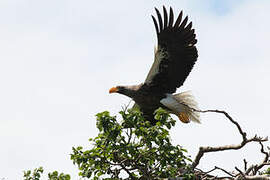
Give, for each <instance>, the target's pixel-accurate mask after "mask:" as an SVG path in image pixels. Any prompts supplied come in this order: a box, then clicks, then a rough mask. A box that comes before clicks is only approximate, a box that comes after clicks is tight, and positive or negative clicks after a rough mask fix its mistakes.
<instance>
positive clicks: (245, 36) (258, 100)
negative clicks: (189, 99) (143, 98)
mask: <svg viewBox="0 0 270 180" xmlns="http://www.w3.org/2000/svg"><path fill="white" fill-rule="evenodd" d="M162 5H165V6H166V7H169V6H171V7H172V8H173V9H174V12H175V13H178V12H179V11H180V10H183V11H184V14H185V15H188V17H189V19H190V20H191V21H192V22H193V28H195V32H196V34H197V39H198V44H197V48H198V52H199V58H198V61H197V63H196V64H195V66H194V69H193V71H192V72H191V74H190V75H189V77H188V78H187V80H186V82H185V83H184V86H182V87H181V88H179V89H178V90H177V92H181V91H185V90H192V92H193V95H194V96H195V97H196V99H197V101H198V103H199V107H200V108H201V109H203V110H205V109H219V110H226V111H227V112H228V113H229V114H230V115H231V116H232V117H233V118H234V119H235V120H236V121H238V122H239V123H240V125H241V126H242V128H243V129H244V131H246V132H247V134H248V135H249V137H251V136H253V135H255V134H258V135H260V136H269V135H270V130H269V127H270V123H269V117H268V114H269V109H268V108H269V107H270V96H269V91H270V84H269V77H270V71H269V70H268V69H269V68H270V62H269V57H270V56H269V45H268V43H269V41H270V34H269V32H270V21H269V18H270V12H269V8H270V1H268V0H258V1H251V0H239V1H234V0H228V1H218V0H205V1H195V0H193V1H190V0H183V1H166V3H164V2H162V1H160V0H158V1H143V0H138V1H124V0H119V1H105V0H100V1H91V0H90V1H89V0H78V1H74V0H68V1H67V0H59V1H53V0H48V1H41V0H24V1H21V0H2V1H0V39H1V41H0V83H1V88H0V109H1V113H0V143H1V148H0V169H1V171H0V178H5V180H13V179H22V176H23V171H24V170H28V169H34V168H37V167H39V166H43V167H44V169H45V172H46V173H48V172H51V171H54V170H58V171H60V172H64V173H69V174H71V176H72V178H73V179H78V176H77V173H78V171H77V167H76V166H74V165H73V164H72V161H71V160H70V156H69V154H70V153H71V152H72V147H76V146H83V147H85V148H90V147H91V145H90V144H89V142H88V139H89V138H92V137H95V136H96V135H97V133H98V131H97V128H96V120H95V114H97V113H98V112H102V111H105V110H108V111H110V112H111V114H112V115H116V114H117V113H118V112H119V111H120V110H121V109H122V106H124V105H126V104H128V103H129V101H130V99H128V98H127V97H125V96H121V95H117V94H113V95H112V94H109V93H108V90H109V88H111V87H112V86H115V85H132V84H138V83H141V82H143V81H144V79H145V77H146V75H147V73H148V70H149V68H150V66H151V64H152V62H153V50H154V46H155V45H156V42H157V40H156V35H155V30H154V25H153V22H152V19H151V16H150V15H151V14H154V7H157V8H159V9H161V8H162ZM201 121H202V123H201V124H194V123H189V124H183V123H181V122H178V123H177V124H176V126H175V127H174V128H173V129H172V130H171V131H170V133H171V138H172V141H173V143H175V144H180V145H182V146H183V147H184V148H186V149H188V152H189V154H190V155H191V157H192V159H193V158H194V156H195V155H196V153H197V152H198V149H199V147H200V146H208V145H212V146H219V145H227V144H237V143H239V142H240V141H241V136H240V135H239V133H238V131H237V129H236V128H235V127H234V126H233V125H232V124H231V123H230V122H229V121H228V120H227V119H225V118H224V117H223V116H222V115H219V114H202V115H201ZM265 144H266V145H268V146H270V143H269V142H268V143H265ZM244 158H245V159H246V160H247V161H248V163H250V164H251V163H256V162H260V161H261V160H262V159H263V155H262V154H261V153H260V146H259V145H258V144H256V143H254V144H250V145H247V146H246V147H245V148H243V149H242V150H239V151H226V152H220V153H213V154H207V155H205V156H204V157H203V158H202V160H201V163H200V165H199V168H202V169H204V170H209V169H211V168H212V167H213V166H215V165H216V166H220V167H224V168H225V169H227V170H229V171H230V170H234V169H233V168H234V167H235V166H237V167H239V168H243V159H244Z"/></svg>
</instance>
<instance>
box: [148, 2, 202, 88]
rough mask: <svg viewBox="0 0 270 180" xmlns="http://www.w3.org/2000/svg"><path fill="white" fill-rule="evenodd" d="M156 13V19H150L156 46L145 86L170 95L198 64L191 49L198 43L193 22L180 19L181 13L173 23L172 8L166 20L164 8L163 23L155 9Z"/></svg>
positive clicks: (166, 14) (193, 50) (164, 9)
mask: <svg viewBox="0 0 270 180" xmlns="http://www.w3.org/2000/svg"><path fill="white" fill-rule="evenodd" d="M155 11H156V14H157V18H158V19H157V20H156V18H155V17H154V16H152V19H153V21H154V25H155V29H156V32H157V37H158V46H157V51H156V52H155V61H154V63H153V65H152V67H151V69H150V71H149V73H148V75H147V78H146V80H145V85H146V86H147V87H148V88H150V89H151V91H152V92H159V93H173V92H175V90H176V88H177V87H180V86H181V85H182V84H183V83H184V81H185V79H186V78H187V76H188V75H189V73H190V71H191V69H192V68H193V65H194V64H195V62H196V60H197V57H198V54H197V49H196V47H195V46H194V45H195V44H196V42H197V40H196V35H195V33H194V29H192V22H189V23H188V17H187V16H186V17H185V18H184V19H183V12H182V11H181V12H180V13H179V15H178V17H177V19H176V21H175V23H174V15H173V10H172V8H170V11H169V16H168V12H167V10H166V8H165V7H163V20H162V16H161V13H160V12H159V11H158V9H156V8H155ZM182 19H183V21H182Z"/></svg>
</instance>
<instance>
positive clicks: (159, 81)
mask: <svg viewBox="0 0 270 180" xmlns="http://www.w3.org/2000/svg"><path fill="white" fill-rule="evenodd" d="M155 10H156V13H157V19H156V18H155V17H154V16H152V19H153V22H154V25H155V29H156V33H157V39H158V46H157V48H156V49H155V60H154V63H153V65H152V67H151V69H150V71H149V73H148V75H147V78H146V80H145V82H144V83H142V84H140V85H135V86H117V87H114V88H111V89H110V93H112V92H117V93H120V94H124V95H127V96H129V97H130V98H132V99H133V100H134V101H135V102H136V104H137V105H138V106H139V108H140V110H141V111H142V112H143V114H144V116H145V118H146V119H147V120H149V121H151V122H152V123H155V120H154V116H153V112H154V111H155V110H156V109H157V108H158V107H163V108H165V109H167V110H168V111H170V112H171V113H174V114H176V115H177V116H178V117H179V119H180V120H181V121H183V122H189V121H190V120H194V121H199V120H198V117H197V114H196V113H195V112H192V110H191V108H188V107H195V105H194V101H193V99H192V96H191V95H189V94H187V93H186V94H184V93H182V94H176V95H172V93H174V92H175V91H176V89H177V88H178V87H180V86H181V85H183V83H184V81H185V80H186V78H187V76H188V75H189V73H190V71H191V70H192V68H193V65H194V64H195V62H196V60H197V57H198V54H197V49H196V47H195V44H196V42H197V40H196V35H195V33H194V29H192V23H191V22H190V23H188V25H187V22H188V17H185V18H184V20H182V17H183V13H182V11H181V12H180V13H179V15H178V17H177V19H176V21H175V22H174V14H173V10H172V8H170V11H169V15H168V13H167V10H166V8H165V7H163V20H162V15H161V14H160V12H159V11H158V10H157V9H156V8H155ZM192 116H196V117H192ZM196 118H197V119H196Z"/></svg>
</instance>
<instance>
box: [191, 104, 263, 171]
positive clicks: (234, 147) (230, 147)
mask: <svg viewBox="0 0 270 180" xmlns="http://www.w3.org/2000/svg"><path fill="white" fill-rule="evenodd" d="M193 110H194V111H197V112H200V113H207V112H215V113H221V114H224V115H225V116H226V117H227V119H229V120H230V121H231V122H232V123H233V124H234V125H235V126H236V127H237V129H238V131H239V133H240V134H241V136H242V142H241V143H240V144H236V145H225V146H218V147H210V146H208V147H200V148H199V152H198V153H197V155H196V157H195V160H194V161H193V163H192V166H191V167H192V169H194V168H195V167H196V166H198V164H199V162H200V159H201V158H202V156H203V155H204V153H207V152H217V151H224V150H237V149H241V148H242V147H244V146H245V145H246V144H247V143H249V142H264V141H267V140H268V138H267V137H266V138H262V137H257V136H256V135H255V136H254V137H253V138H250V139H247V134H246V132H244V131H243V130H242V128H241V126H240V125H239V124H238V123H237V122H236V121H235V120H233V118H232V117H231V116H230V115H229V114H228V113H227V112H225V111H220V110H205V111H202V110H196V109H193Z"/></svg>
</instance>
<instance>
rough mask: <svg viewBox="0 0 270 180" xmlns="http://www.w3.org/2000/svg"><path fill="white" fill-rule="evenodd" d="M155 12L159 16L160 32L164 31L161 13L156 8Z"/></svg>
mask: <svg viewBox="0 0 270 180" xmlns="http://www.w3.org/2000/svg"><path fill="white" fill-rule="evenodd" d="M155 10H156V13H157V16H158V23H159V31H158V32H161V30H162V29H163V22H162V17H161V14H160V12H159V11H158V9H157V8H155Z"/></svg>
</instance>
